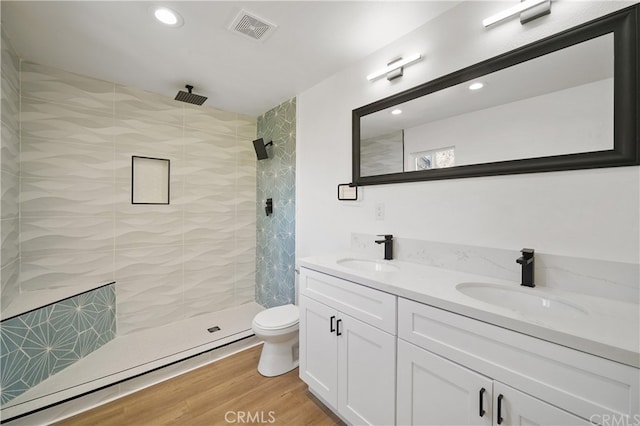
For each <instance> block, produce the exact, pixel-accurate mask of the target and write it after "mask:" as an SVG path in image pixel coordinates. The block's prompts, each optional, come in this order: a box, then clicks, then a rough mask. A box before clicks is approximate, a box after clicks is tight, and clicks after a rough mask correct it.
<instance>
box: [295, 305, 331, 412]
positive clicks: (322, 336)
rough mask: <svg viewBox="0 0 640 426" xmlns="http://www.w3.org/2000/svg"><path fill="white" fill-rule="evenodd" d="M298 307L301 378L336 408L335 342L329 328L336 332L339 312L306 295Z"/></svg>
mask: <svg viewBox="0 0 640 426" xmlns="http://www.w3.org/2000/svg"><path fill="white" fill-rule="evenodd" d="M299 308H300V370H299V371H300V378H301V379H302V380H303V381H304V382H305V383H306V384H307V385H309V388H310V389H312V390H313V391H314V392H315V393H316V394H317V395H318V396H319V397H320V398H322V399H324V401H325V402H326V403H327V404H329V405H331V406H332V407H333V408H337V406H338V399H337V391H338V366H337V357H338V340H337V339H336V333H335V331H333V332H332V331H331V329H332V328H333V329H335V324H336V323H337V317H338V312H337V311H336V310H335V309H332V308H330V307H328V306H327V305H323V304H322V303H318V302H316V301H315V300H313V299H309V298H308V297H305V296H300V306H299ZM332 318H333V319H332ZM332 325H333V327H332Z"/></svg>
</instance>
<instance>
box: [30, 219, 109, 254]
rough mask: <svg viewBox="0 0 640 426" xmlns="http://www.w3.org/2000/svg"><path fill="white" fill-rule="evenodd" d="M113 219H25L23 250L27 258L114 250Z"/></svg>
mask: <svg viewBox="0 0 640 426" xmlns="http://www.w3.org/2000/svg"><path fill="white" fill-rule="evenodd" d="M113 227H114V219H113V217H101V216H94V217H49V218H35V217H34V218H22V219H21V223H20V250H21V253H22V254H23V255H25V256H36V255H41V256H43V255H55V254H58V255H60V254H78V253H83V252H96V251H110V250H113V242H114V237H113Z"/></svg>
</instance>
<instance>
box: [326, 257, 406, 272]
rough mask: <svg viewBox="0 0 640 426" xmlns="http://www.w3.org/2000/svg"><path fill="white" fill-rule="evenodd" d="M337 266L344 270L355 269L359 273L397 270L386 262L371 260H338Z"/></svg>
mask: <svg viewBox="0 0 640 426" xmlns="http://www.w3.org/2000/svg"><path fill="white" fill-rule="evenodd" d="M337 263H338V265H340V266H344V267H346V268H351V269H357V270H359V271H368V272H394V271H397V270H398V267H397V266H396V265H394V264H392V263H390V261H388V260H373V259H350V258H348V259H339V260H338V261H337Z"/></svg>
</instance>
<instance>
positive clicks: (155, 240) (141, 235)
mask: <svg viewBox="0 0 640 426" xmlns="http://www.w3.org/2000/svg"><path fill="white" fill-rule="evenodd" d="M180 244H182V212H175V213H165V214H155V215H140V214H122V213H118V214H117V215H116V245H115V246H116V250H122V249H133V248H142V247H154V246H162V245H165V246H176V245H180Z"/></svg>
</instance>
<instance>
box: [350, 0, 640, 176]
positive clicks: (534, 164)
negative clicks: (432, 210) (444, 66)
mask: <svg viewBox="0 0 640 426" xmlns="http://www.w3.org/2000/svg"><path fill="white" fill-rule="evenodd" d="M637 10H638V7H637V6H635V7H632V8H628V9H625V10H623V11H621V12H617V13H614V14H612V15H609V16H607V17H604V18H601V19H598V20H596V21H593V22H590V23H587V24H584V25H581V26H579V27H576V28H574V29H571V30H568V31H565V32H563V33H560V34H557V35H555V36H552V37H549V38H547V39H544V40H541V41H539V42H536V43H533V44H530V45H528V46H525V47H522V48H520V49H517V50H515V51H512V52H509V53H506V54H504V55H501V56H499V57H496V58H493V59H490V60H488V61H485V62H482V63H479V64H476V65H474V66H471V67H469V68H466V69H463V70H461V71H458V72H455V73H453V74H450V75H447V76H444V77H441V78H439V79H437V80H434V81H432V82H428V83H425V84H423V85H421V86H418V87H415V88H413V89H410V90H408V91H406V92H402V93H399V94H397V95H394V96H391V97H389V98H386V99H383V100H380V101H378V102H374V103H373V104H370V105H367V106H364V107H362V108H359V109H356V110H354V111H353V126H354V127H353V156H354V157H353V183H354V184H356V185H373V184H383V183H395V182H407V181H420V180H433V179H450V178H461V177H472V176H488V175H498V174H509V173H528V172H541V171H554V170H571V169H579V168H594V167H612V166H624V165H634V164H639V163H640V162H639V159H638V138H637V133H636V132H637V126H638V96H637V85H638V72H637V71H638V70H637V62H636V58H637V49H638V46H637V41H636V40H635V26H636V20H637V17H636V13H637Z"/></svg>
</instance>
